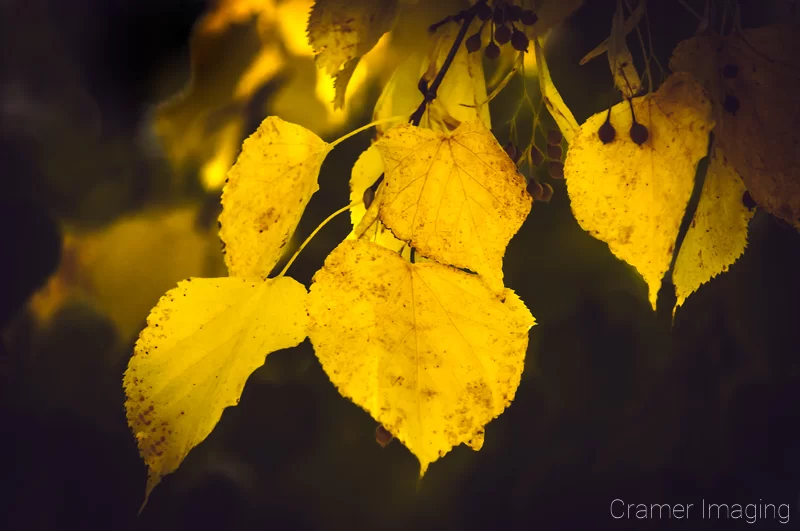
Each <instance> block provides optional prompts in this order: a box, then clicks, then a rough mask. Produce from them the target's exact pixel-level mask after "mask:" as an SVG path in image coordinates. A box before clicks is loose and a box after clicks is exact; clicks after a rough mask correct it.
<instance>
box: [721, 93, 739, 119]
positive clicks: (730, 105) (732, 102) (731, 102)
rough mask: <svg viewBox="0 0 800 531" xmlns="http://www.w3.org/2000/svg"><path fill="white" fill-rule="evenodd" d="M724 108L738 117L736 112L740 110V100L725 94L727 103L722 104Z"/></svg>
mask: <svg viewBox="0 0 800 531" xmlns="http://www.w3.org/2000/svg"><path fill="white" fill-rule="evenodd" d="M722 107H723V108H724V109H725V110H726V111H728V112H729V113H731V114H732V115H734V116H736V112H737V111H738V110H739V98H737V97H736V96H734V95H733V94H725V101H724V102H723V103H722Z"/></svg>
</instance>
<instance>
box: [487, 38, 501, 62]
mask: <svg viewBox="0 0 800 531" xmlns="http://www.w3.org/2000/svg"><path fill="white" fill-rule="evenodd" d="M483 53H484V55H486V58H487V59H492V60H494V59H497V58H498V57H500V47H499V46H498V45H497V43H496V42H490V43H489V44H487V45H486V48H484V49H483Z"/></svg>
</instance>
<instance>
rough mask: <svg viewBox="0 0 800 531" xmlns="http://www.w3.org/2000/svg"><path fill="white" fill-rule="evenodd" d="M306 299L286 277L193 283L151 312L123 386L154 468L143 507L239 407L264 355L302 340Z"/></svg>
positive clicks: (302, 290) (198, 280)
mask: <svg viewBox="0 0 800 531" xmlns="http://www.w3.org/2000/svg"><path fill="white" fill-rule="evenodd" d="M306 297H307V293H306V289H305V287H304V286H303V285H302V284H300V283H298V282H297V281H295V280H293V279H291V278H288V277H281V278H276V279H269V280H267V281H263V282H262V281H255V282H249V281H247V280H244V279H241V278H231V277H227V278H195V279H190V280H185V281H183V282H180V283H179V284H178V287H176V288H173V289H172V290H170V291H168V292H167V293H166V294H165V295H164V296H163V297H162V298H161V300H160V301H159V302H158V305H157V306H156V307H155V308H153V310H152V311H151V312H150V316H149V317H148V318H147V328H145V329H144V330H143V331H142V333H141V335H140V336H139V340H138V341H137V342H136V347H135V349H134V353H133V357H132V358H131V360H130V362H129V364H128V370H127V371H125V377H124V382H123V383H124V386H125V394H126V396H127V401H126V402H125V409H126V412H127V417H128V425H129V426H130V428H131V430H132V431H133V433H134V434H135V436H136V439H137V440H138V444H139V452H140V453H141V455H142V458H143V459H144V461H145V463H147V466H148V467H149V474H148V480H147V490H146V493H145V503H146V502H147V497H148V496H149V495H150V492H152V490H153V488H154V487H155V486H156V485H157V484H158V483H159V482H160V481H161V478H162V477H164V476H165V475H167V474H169V473H171V472H174V471H175V470H176V469H177V468H178V466H179V465H180V464H181V462H182V461H183V459H184V458H185V457H186V455H187V454H188V453H189V451H190V450H191V449H192V448H194V447H195V446H197V445H198V444H200V443H201V442H202V441H203V440H204V439H205V438H206V437H207V436H208V434H209V433H211V430H213V429H214V426H216V424H217V422H218V421H219V419H220V416H221V415H222V410H223V409H225V408H226V407H228V406H233V405H236V404H238V403H239V397H240V396H241V394H242V389H243V388H244V384H245V382H246V381H247V378H248V377H249V376H250V374H251V373H252V372H253V371H254V370H256V369H257V368H258V367H260V366H261V365H263V363H264V358H265V356H266V355H267V354H269V353H271V352H275V351H276V350H280V349H284V348H289V347H293V346H295V345H298V344H300V342H301V341H303V339H304V338H305V337H306V332H307V328H308V316H307V314H306ZM143 506H144V505H143Z"/></svg>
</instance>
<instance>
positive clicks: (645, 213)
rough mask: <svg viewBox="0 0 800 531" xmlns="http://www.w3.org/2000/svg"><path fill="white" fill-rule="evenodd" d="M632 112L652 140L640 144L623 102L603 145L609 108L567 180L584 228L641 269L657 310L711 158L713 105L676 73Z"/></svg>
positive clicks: (584, 133) (578, 146)
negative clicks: (700, 172)
mask: <svg viewBox="0 0 800 531" xmlns="http://www.w3.org/2000/svg"><path fill="white" fill-rule="evenodd" d="M633 107H634V110H635V113H636V120H637V121H638V122H639V123H641V124H643V125H644V126H645V127H647V129H648V131H649V137H648V139H647V141H646V142H645V143H644V144H642V145H641V146H639V145H637V144H635V143H634V142H633V141H632V140H631V138H630V135H629V134H628V131H629V130H630V128H631V125H632V118H631V110H630V107H629V105H628V102H627V101H624V102H622V103H619V104H617V105H615V106H614V107H612V109H611V123H612V124H613V126H614V128H615V129H616V130H617V135H616V139H615V140H614V141H613V142H611V143H609V144H603V143H602V142H601V141H600V138H599V137H598V134H597V131H598V130H599V129H600V126H601V125H602V124H603V122H605V120H606V115H607V113H606V111H603V112H600V113H598V114H595V115H594V116H592V117H591V118H589V119H588V120H587V121H586V122H585V123H584V124H583V125H582V126H581V128H580V130H579V132H578V134H577V136H576V137H575V140H574V142H573V144H572V145H571V146H570V149H569V151H568V152H567V160H566V163H565V167H564V176H565V177H566V180H567V191H568V193H569V197H570V201H571V204H572V212H573V214H574V215H575V218H576V219H577V220H578V223H579V224H580V226H581V227H582V228H583V229H584V230H585V231H587V232H589V233H590V234H592V236H594V237H595V238H598V239H600V240H602V241H604V242H606V243H608V246H609V248H610V249H611V252H612V253H614V255H616V256H617V257H618V258H620V259H622V260H624V261H626V262H628V263H629V264H631V265H632V266H634V267H635V268H636V269H637V270H638V271H639V273H640V274H641V275H642V277H644V280H645V281H646V282H647V285H648V286H649V288H650V297H649V298H650V302H651V304H652V305H653V308H655V304H656V296H657V294H658V290H659V288H660V286H661V279H662V277H663V276H664V273H665V272H666V271H667V269H668V268H669V265H670V262H671V260H672V253H673V250H674V245H675V239H676V238H677V236H678V230H679V228H680V224H681V220H682V219H683V214H684V211H685V210H686V205H687V203H688V201H689V197H690V196H691V194H692V188H693V186H694V177H695V172H696V169H697V164H698V162H699V161H700V159H701V158H703V157H704V156H705V154H706V150H707V146H708V132H709V130H710V129H711V127H712V126H713V122H712V120H711V103H710V102H709V101H708V98H707V96H706V93H705V91H704V90H703V87H702V86H701V85H699V84H698V83H697V82H695V81H694V80H693V79H692V77H691V76H689V75H688V74H674V75H672V76H670V77H669V78H668V79H667V80H666V81H665V82H664V84H663V85H662V86H661V87H660V88H659V89H658V91H656V92H654V93H652V94H649V95H647V96H645V97H642V98H636V99H634V100H633Z"/></svg>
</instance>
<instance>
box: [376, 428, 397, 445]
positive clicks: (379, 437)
mask: <svg viewBox="0 0 800 531" xmlns="http://www.w3.org/2000/svg"><path fill="white" fill-rule="evenodd" d="M392 439H394V436H393V435H392V434H391V433H389V432H388V431H386V428H384V427H383V426H381V425H380V424H378V427H377V428H375V442H377V443H378V444H380V445H381V448H386V445H387V444H389V443H390V442H392Z"/></svg>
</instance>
